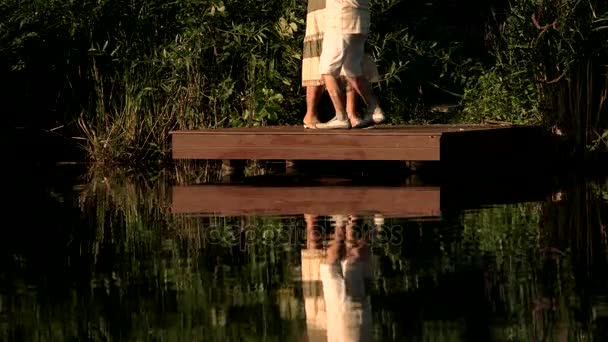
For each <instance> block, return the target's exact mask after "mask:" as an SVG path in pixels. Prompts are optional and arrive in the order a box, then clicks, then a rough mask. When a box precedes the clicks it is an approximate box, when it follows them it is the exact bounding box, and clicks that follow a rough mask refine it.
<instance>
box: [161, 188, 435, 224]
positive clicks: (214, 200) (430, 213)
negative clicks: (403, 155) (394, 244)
mask: <svg viewBox="0 0 608 342" xmlns="http://www.w3.org/2000/svg"><path fill="white" fill-rule="evenodd" d="M439 193H440V191H439V188H438V187H372V186H300V187H295V186H278V187H274V186H247V185H199V186H177V187H174V188H173V193H172V212H173V213H175V214H217V215H243V214H245V215H247V214H265V215H301V214H303V213H314V214H316V215H332V214H336V213H357V214H383V215H384V216H397V217H436V216H439V215H440V194H439Z"/></svg>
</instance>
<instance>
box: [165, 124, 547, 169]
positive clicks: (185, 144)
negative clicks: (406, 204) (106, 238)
mask: <svg viewBox="0 0 608 342" xmlns="http://www.w3.org/2000/svg"><path fill="white" fill-rule="evenodd" d="M522 132H531V130H530V129H529V128H522V127H517V128H516V127H505V126H496V125H485V126H484V125H425V126H378V127H376V128H373V129H365V130H357V129H351V130H318V129H313V130H305V129H304V128H302V127H300V126H295V127H294V126H281V127H255V128H226V129H208V130H196V131H172V132H170V134H171V142H172V154H173V158H174V159H215V160H230V159H232V160H235V159H241V160H243V159H249V160H253V159H257V160H411V161H437V160H441V159H443V158H449V157H450V155H452V154H453V155H458V156H461V157H462V156H464V157H469V158H479V157H481V158H483V156H482V154H481V153H478V152H477V150H479V151H481V152H484V153H486V152H487V151H488V150H490V151H492V149H493V148H496V149H497V151H499V153H501V154H503V153H504V152H505V151H506V152H514V153H520V152H523V151H521V150H522V146H523V147H524V150H525V146H529V145H530V144H528V143H527V140H528V139H530V137H531V136H533V135H534V134H536V133H532V135H530V134H522ZM444 140H445V141H446V142H447V144H446V142H444ZM446 145H450V146H446ZM509 146H511V147H512V148H510V147H509ZM463 149H464V150H466V153H462V150H463Z"/></svg>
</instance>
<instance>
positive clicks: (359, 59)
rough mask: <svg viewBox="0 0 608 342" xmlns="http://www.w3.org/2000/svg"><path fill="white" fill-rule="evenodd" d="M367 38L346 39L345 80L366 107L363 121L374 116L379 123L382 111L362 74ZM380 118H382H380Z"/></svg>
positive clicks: (360, 36)
mask: <svg viewBox="0 0 608 342" xmlns="http://www.w3.org/2000/svg"><path fill="white" fill-rule="evenodd" d="M366 39H367V37H366V36H365V35H360V34H352V35H348V36H347V37H346V40H347V43H346V52H345V55H346V57H345V59H344V70H345V74H346V79H347V80H348V83H349V84H350V86H351V87H352V88H353V89H354V90H355V92H357V94H359V96H361V98H362V99H363V101H364V102H365V105H366V106H367V113H368V115H367V116H366V117H365V118H364V120H363V121H371V120H372V117H373V116H374V115H375V116H376V117H377V118H378V119H381V120H380V121H382V120H384V116H383V115H382V110H381V109H380V106H378V101H377V99H376V97H375V96H374V94H373V92H372V88H371V85H370V83H369V81H368V80H367V78H366V77H364V76H363V73H362V70H361V68H362V63H363V59H364V54H365V41H366ZM380 116H382V117H380Z"/></svg>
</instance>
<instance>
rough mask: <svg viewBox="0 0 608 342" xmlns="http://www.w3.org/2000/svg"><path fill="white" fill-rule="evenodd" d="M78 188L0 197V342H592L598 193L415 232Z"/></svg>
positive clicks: (27, 189)
mask: <svg viewBox="0 0 608 342" xmlns="http://www.w3.org/2000/svg"><path fill="white" fill-rule="evenodd" d="M80 176H81V175H80V170H79V169H78V168H75V167H70V166H63V167H58V168H53V169H52V170H45V171H44V172H38V173H36V172H33V173H20V174H15V175H13V178H12V179H5V182H6V183H7V184H6V186H5V201H7V202H8V203H7V204H5V205H4V214H5V215H4V224H3V225H2V226H3V228H2V238H0V340H2V341H323V340H326V336H327V334H328V330H329V333H330V334H337V335H339V336H341V337H342V338H343V339H342V340H343V341H354V340H357V339H356V338H355V337H356V336H355V335H359V337H360V338H359V339H358V340H374V341H607V340H608V325H607V324H608V244H607V238H608V237H607V233H608V232H607V226H606V224H607V222H608V210H607V209H608V183H607V182H606V180H590V179H586V180H583V179H576V178H575V179H574V180H571V182H569V183H568V186H564V187H561V188H559V189H558V190H555V191H553V193H549V194H547V196H545V197H543V198H541V199H538V200H534V201H526V202H516V203H510V204H500V201H498V203H497V204H493V205H488V206H484V207H482V208H469V209H466V208H465V209H461V210H460V209H459V210H442V211H441V216H438V217H431V218H428V217H427V218H425V219H418V218H416V217H411V216H412V215H408V216H410V217H407V218H404V217H394V216H386V215H384V216H383V215H374V214H373V213H371V212H365V213H359V212H336V213H333V214H332V213H323V214H319V213H314V212H311V213H298V214H294V213H289V215H281V214H280V213H274V214H273V215H261V214H260V215H238V214H233V215H230V216H220V215H189V214H179V215H178V214H172V212H171V210H170V209H171V184H172V183H174V181H169V180H167V179H168V177H167V176H164V175H163V176H161V177H157V178H156V179H152V180H150V179H146V178H143V177H142V178H140V179H135V180H127V179H125V178H123V177H120V176H118V175H116V174H101V175H100V174H93V175H90V176H89V177H85V178H77V177H80ZM452 196H453V197H454V198H456V199H458V198H459V196H460V198H461V199H462V200H463V201H464V200H466V197H467V196H468V194H467V193H466V191H463V192H462V193H461V194H456V195H452ZM267 200H268V199H267V198H266V197H265V195H264V193H261V194H260V196H259V199H258V201H261V202H260V203H263V202H264V201H267ZM291 200H293V198H292V199H291ZM348 200H352V199H345V201H346V202H348ZM218 201H221V198H218ZM495 203H496V201H495ZM275 206H276V203H275ZM370 207H377V206H374V203H370ZM311 208H314V205H311ZM340 253H342V254H340ZM345 253H348V255H346V257H345V256H344V255H345ZM340 255H342V256H340ZM336 256H337V258H338V259H337V260H338V261H337V262H336V259H335V258H334V257H336ZM341 258H342V259H341ZM344 258H347V259H348V260H349V262H350V263H346V264H343V265H342V266H344V267H337V266H338V265H341V264H340V260H343V259H344ZM327 263H329V264H331V265H334V266H336V267H334V268H331V267H328V266H327V267H325V268H323V267H324V266H322V264H327ZM332 272H333V273H332ZM342 276H344V277H345V279H342V278H341V277H342ZM328 289H331V290H332V291H333V292H332V291H329V290H328ZM340 291H342V292H340ZM341 294H342V295H341ZM345 308H346V309H345ZM348 336H350V338H347V337H348Z"/></svg>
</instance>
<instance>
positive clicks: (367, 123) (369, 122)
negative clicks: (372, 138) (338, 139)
mask: <svg viewBox="0 0 608 342" xmlns="http://www.w3.org/2000/svg"><path fill="white" fill-rule="evenodd" d="M373 126H374V120H373V118H372V117H371V116H368V117H365V118H363V119H361V120H359V121H357V124H356V125H354V126H353V128H356V129H365V128H372V127H373Z"/></svg>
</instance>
